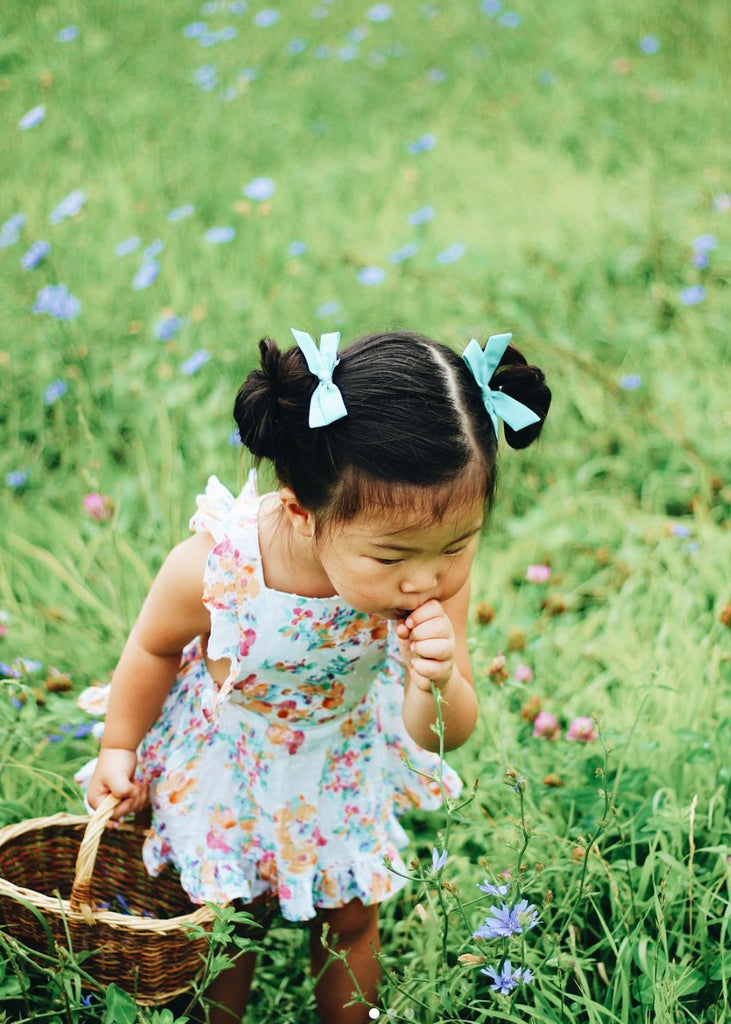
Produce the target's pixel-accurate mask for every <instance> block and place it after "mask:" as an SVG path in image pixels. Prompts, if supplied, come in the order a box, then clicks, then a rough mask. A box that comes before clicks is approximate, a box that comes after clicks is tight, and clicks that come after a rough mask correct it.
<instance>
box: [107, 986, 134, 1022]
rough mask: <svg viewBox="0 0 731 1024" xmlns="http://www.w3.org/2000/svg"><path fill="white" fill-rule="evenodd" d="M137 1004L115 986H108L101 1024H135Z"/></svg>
mask: <svg viewBox="0 0 731 1024" xmlns="http://www.w3.org/2000/svg"><path fill="white" fill-rule="evenodd" d="M136 1020H137V1004H136V1003H135V1001H134V999H133V998H132V996H131V995H129V994H128V993H127V992H124V991H123V990H122V989H121V988H118V987H117V986H116V985H110V986H109V988H108V989H107V995H106V1009H105V1011H104V1020H103V1024H135V1021H136Z"/></svg>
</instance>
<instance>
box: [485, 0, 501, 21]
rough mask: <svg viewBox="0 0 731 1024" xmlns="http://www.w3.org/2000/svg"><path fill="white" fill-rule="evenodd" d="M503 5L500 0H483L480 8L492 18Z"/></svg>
mask: <svg viewBox="0 0 731 1024" xmlns="http://www.w3.org/2000/svg"><path fill="white" fill-rule="evenodd" d="M501 7H502V4H501V3H500V0H481V3H480V10H481V11H482V13H483V14H486V15H487V16H488V18H492V16H493V15H495V14H497V13H498V11H499V10H500V8H501Z"/></svg>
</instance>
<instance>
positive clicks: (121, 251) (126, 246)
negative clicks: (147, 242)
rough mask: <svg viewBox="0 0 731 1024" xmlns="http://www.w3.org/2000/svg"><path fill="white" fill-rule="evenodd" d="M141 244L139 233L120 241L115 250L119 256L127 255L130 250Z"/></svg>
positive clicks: (132, 250)
mask: <svg viewBox="0 0 731 1024" xmlns="http://www.w3.org/2000/svg"><path fill="white" fill-rule="evenodd" d="M139 245H140V239H139V235H134V236H133V237H132V238H125V239H124V241H122V242H118V243H117V247H116V249H115V250H114V251H115V252H116V254H117V256H126V255H127V254H128V253H130V252H134V251H135V249H138V248H139Z"/></svg>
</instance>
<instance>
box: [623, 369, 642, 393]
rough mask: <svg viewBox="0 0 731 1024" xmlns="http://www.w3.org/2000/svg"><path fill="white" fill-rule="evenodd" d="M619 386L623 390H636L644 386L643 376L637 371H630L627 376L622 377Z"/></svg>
mask: <svg viewBox="0 0 731 1024" xmlns="http://www.w3.org/2000/svg"><path fill="white" fill-rule="evenodd" d="M619 386H620V387H621V388H622V390H623V391H636V390H637V388H641V387H642V377H640V376H639V374H637V373H628V374H627V376H626V377H622V379H621V380H620V382H619Z"/></svg>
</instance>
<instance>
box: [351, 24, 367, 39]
mask: <svg viewBox="0 0 731 1024" xmlns="http://www.w3.org/2000/svg"><path fill="white" fill-rule="evenodd" d="M367 37H368V29H367V28H362V27H360V26H358V27H356V28H351V30H350V32H348V39H349V40H350V42H351V43H362V42H363V40H364V39H366V38H367Z"/></svg>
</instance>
